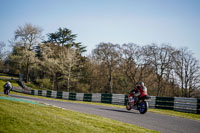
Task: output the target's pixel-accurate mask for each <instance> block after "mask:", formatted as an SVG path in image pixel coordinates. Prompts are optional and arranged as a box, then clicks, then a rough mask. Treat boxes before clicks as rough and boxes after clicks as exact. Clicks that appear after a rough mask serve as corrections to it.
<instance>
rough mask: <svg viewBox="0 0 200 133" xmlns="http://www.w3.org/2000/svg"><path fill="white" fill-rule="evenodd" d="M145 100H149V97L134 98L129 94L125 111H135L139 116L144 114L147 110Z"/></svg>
mask: <svg viewBox="0 0 200 133" xmlns="http://www.w3.org/2000/svg"><path fill="white" fill-rule="evenodd" d="M133 99H135V100H134V102H133ZM147 99H150V96H148V95H147V96H143V97H141V98H134V97H133V94H131V93H130V94H129V95H128V101H127V103H126V109H127V110H131V109H135V110H138V111H139V112H140V114H145V113H146V112H147V110H148V108H149V105H148V102H147Z"/></svg>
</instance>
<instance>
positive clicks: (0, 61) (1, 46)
mask: <svg viewBox="0 0 200 133" xmlns="http://www.w3.org/2000/svg"><path fill="white" fill-rule="evenodd" d="M5 46H6V44H5V43H4V42H0V71H3V64H4V63H3V60H4V58H5V56H6V52H5V49H4V48H5Z"/></svg>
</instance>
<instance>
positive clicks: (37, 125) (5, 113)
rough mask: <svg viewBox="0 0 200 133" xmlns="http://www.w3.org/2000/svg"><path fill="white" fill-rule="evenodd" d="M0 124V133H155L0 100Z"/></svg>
mask: <svg viewBox="0 0 200 133" xmlns="http://www.w3.org/2000/svg"><path fill="white" fill-rule="evenodd" d="M0 125H1V126H0V132H2V133H11V132H13V133H23V132H24V133H26V132H28V133H33V132H34V133H47V132H48V133H66V132H67V133H78V132H81V133H91V132H99V133H110V132H116V133H121V132H123V133H126V132H127V133H128V132H135V133H144V132H145V133H156V132H157V131H153V130H149V129H145V128H141V127H138V126H134V125H131V124H126V123H123V122H119V121H115V120H112V119H108V118H103V117H99V116H95V115H89V114H84V113H79V112H75V111H69V110H64V109H60V108H55V107H51V106H40V105H36V104H30V103H23V102H15V101H8V100H0Z"/></svg>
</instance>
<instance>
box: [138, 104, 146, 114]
mask: <svg viewBox="0 0 200 133" xmlns="http://www.w3.org/2000/svg"><path fill="white" fill-rule="evenodd" d="M147 109H148V103H147V102H146V101H142V102H141V103H140V108H139V112H140V114H145V113H146V112H147Z"/></svg>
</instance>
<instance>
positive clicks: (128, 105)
mask: <svg viewBox="0 0 200 133" xmlns="http://www.w3.org/2000/svg"><path fill="white" fill-rule="evenodd" d="M131 108H132V107H131V105H130V103H129V102H127V104H126V109H127V110H131Z"/></svg>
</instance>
